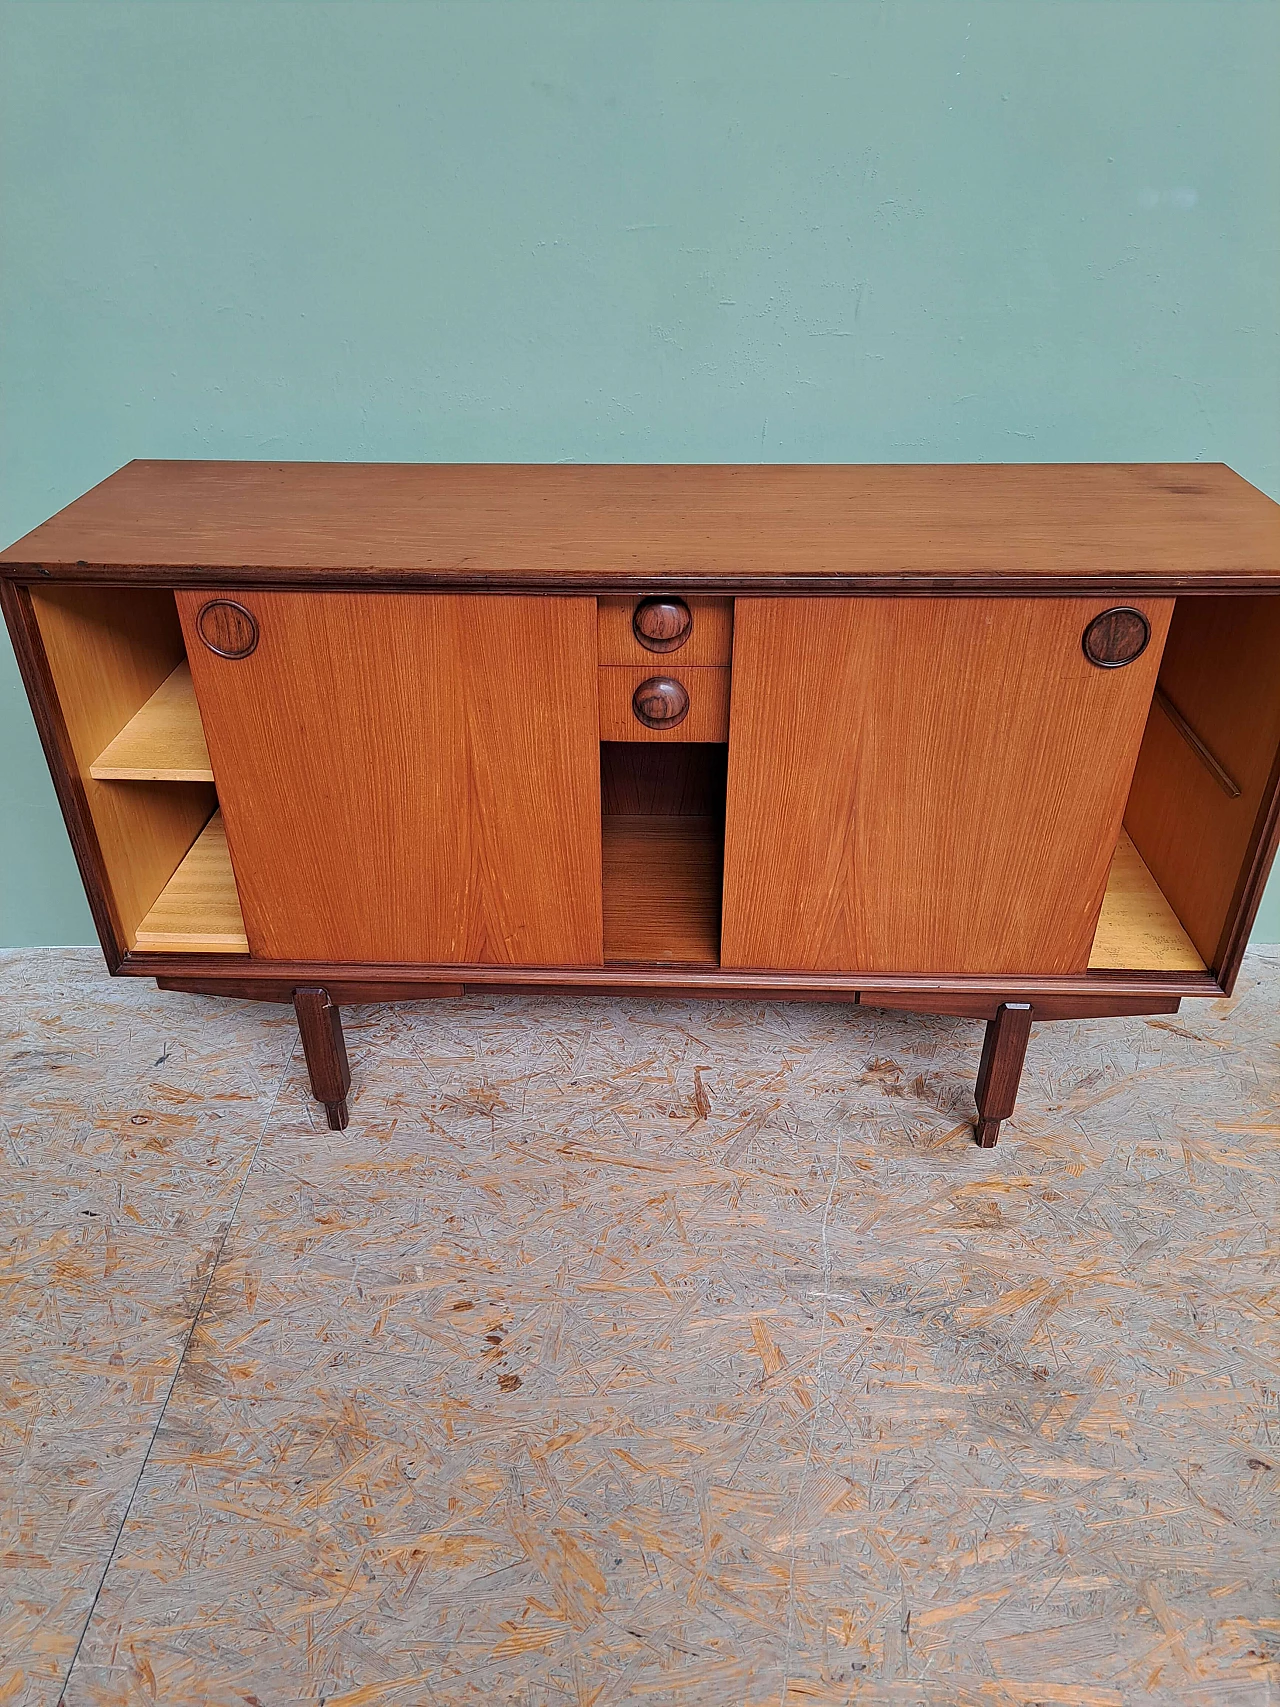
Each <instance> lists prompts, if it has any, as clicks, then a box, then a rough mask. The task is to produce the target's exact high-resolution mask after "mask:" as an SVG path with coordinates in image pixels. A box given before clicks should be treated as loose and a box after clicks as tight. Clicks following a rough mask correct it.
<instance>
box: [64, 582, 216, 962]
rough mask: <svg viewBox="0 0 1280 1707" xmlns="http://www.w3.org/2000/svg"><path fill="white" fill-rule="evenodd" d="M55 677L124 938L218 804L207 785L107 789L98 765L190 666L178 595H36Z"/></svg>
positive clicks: (110, 591) (76, 591)
mask: <svg viewBox="0 0 1280 1707" xmlns="http://www.w3.org/2000/svg"><path fill="white" fill-rule="evenodd" d="M31 608H32V612H33V614H34V616H35V620H36V624H37V626H38V628H39V630H40V639H41V642H42V644H43V646H44V651H45V657H46V658H47V660H48V664H49V673H50V675H51V676H52V678H53V683H54V687H55V689H56V691H57V696H58V705H59V708H60V709H61V712H62V717H63V721H64V723H65V726H66V730H67V738H68V740H69V742H70V745H71V750H72V753H73V755H74V758H75V765H76V770H77V773H78V775H79V778H80V782H81V785H82V787H83V789H84V792H85V799H86V801H87V803H88V807H89V816H90V818H91V819H92V820H93V827H94V831H95V833H96V835H97V838H98V845H99V848H100V850H101V854H102V864H103V869H104V870H105V872H106V876H107V883H108V887H109V890H110V900H111V904H112V906H113V908H114V911H115V914H116V917H117V919H118V920H119V925H120V930H121V935H122V938H123V940H124V942H125V944H126V945H127V946H128V947H130V948H132V947H133V945H134V939H135V935H136V932H137V928H138V925H139V924H140V922H141V921H142V919H143V918H145V917H146V915H147V913H148V912H149V911H150V909H151V907H152V905H153V904H154V902H155V900H156V897H157V896H158V895H159V894H160V891H161V890H162V889H163V888H164V886H165V884H166V883H167V882H168V881H169V879H170V878H171V877H172V876H173V874H174V872H175V871H176V870H177V868H178V866H179V865H180V864H181V862H182V859H183V856H184V855H185V854H186V852H187V850H188V849H189V848H190V847H191V845H192V843H193V842H194V841H195V839H196V837H197V836H198V835H199V834H200V831H201V830H202V829H203V828H204V826H205V824H206V823H207V822H208V821H209V818H210V816H211V815H212V813H213V810H214V807H215V805H216V804H217V802H216V799H215V796H214V791H213V789H212V788H211V787H209V786H208V784H202V783H169V782H164V783H149V782H100V781H98V780H97V779H96V778H95V777H92V776H90V774H89V766H90V765H91V764H92V763H93V761H94V760H95V759H96V758H97V756H98V754H99V753H100V752H101V751H102V750H103V748H104V747H105V746H106V745H107V744H108V742H110V741H111V740H113V739H114V737H115V736H116V735H118V734H119V733H120V731H121V730H122V729H123V728H124V726H125V724H126V723H127V722H128V721H129V719H130V718H131V717H132V716H133V715H134V713H135V712H136V711H139V710H140V709H141V708H142V706H143V705H145V704H146V702H147V700H148V699H150V697H151V695H152V694H153V693H154V692H155V690H156V689H157V688H158V687H159V686H160V684H161V682H163V681H164V680H165V679H166V677H168V676H169V675H170V673H171V672H172V671H173V669H174V668H175V666H176V665H178V664H179V663H180V662H181V661H182V633H181V630H180V628H179V626H178V617H177V613H176V611H175V610H174V603H173V594H172V593H170V592H165V591H161V590H158V589H153V588H123V589H122V588H110V587H106V588H98V587H49V588H32V589H31Z"/></svg>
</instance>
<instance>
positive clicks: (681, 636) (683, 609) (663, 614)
mask: <svg viewBox="0 0 1280 1707" xmlns="http://www.w3.org/2000/svg"><path fill="white" fill-rule="evenodd" d="M631 632H632V633H633V634H634V635H635V637H636V639H637V640H638V641H639V642H640V644H641V645H642V646H643V647H644V648H645V650H646V651H647V652H677V651H679V649H680V647H682V646H683V645H684V643H685V641H686V640H687V639H688V638H689V636H690V635H691V634H692V633H693V612H692V611H691V610H690V609H689V607H688V605H687V604H685V602H684V600H683V599H641V601H640V603H639V604H638V605H637V606H636V608H635V614H634V615H633V616H632V618H631Z"/></svg>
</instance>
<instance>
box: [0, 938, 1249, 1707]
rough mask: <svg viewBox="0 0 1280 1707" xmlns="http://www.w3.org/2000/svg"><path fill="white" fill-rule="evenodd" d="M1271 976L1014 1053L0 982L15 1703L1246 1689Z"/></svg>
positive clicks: (715, 1705) (82, 981) (756, 1706)
mask: <svg viewBox="0 0 1280 1707" xmlns="http://www.w3.org/2000/svg"><path fill="white" fill-rule="evenodd" d="M1278 1000H1280V953H1278V952H1277V951H1275V950H1271V951H1256V950H1255V951H1254V952H1253V953H1251V955H1250V956H1249V957H1248V959H1247V960H1246V965H1245V971H1244V974H1243V976H1242V978H1241V983H1240V989H1239V991H1238V993H1237V996H1236V997H1235V998H1233V999H1232V1000H1231V1001H1221V1002H1217V1003H1211V1004H1200V1003H1191V1002H1188V1003H1186V1004H1184V1007H1183V1010H1182V1012H1181V1013H1179V1014H1178V1015H1176V1016H1169V1017H1165V1018H1153V1019H1148V1020H1141V1019H1138V1020H1128V1021H1125V1020H1106V1021H1091V1022H1077V1023H1070V1024H1058V1025H1045V1026H1040V1027H1037V1028H1036V1029H1035V1031H1034V1032H1033V1035H1032V1041H1031V1047H1030V1051H1029V1055H1028V1062H1027V1073H1026V1078H1025V1081H1024V1088H1023V1095H1022V1099H1021V1103H1020V1106H1019V1111H1018V1113H1017V1115H1016V1117H1015V1118H1014V1119H1013V1120H1012V1121H1010V1122H1009V1123H1008V1124H1007V1125H1006V1127H1005V1128H1004V1131H1003V1132H1002V1136H1001V1141H1000V1144H999V1146H998V1148H997V1149H995V1150H993V1151H989V1152H984V1151H979V1150H977V1149H976V1148H975V1147H974V1145H973V1143H972V1139H971V1137H970V1133H969V1127H968V1122H969V1120H970V1119H971V1117H972V1113H973V1108H972V1091H971V1087H972V1082H973V1074H974V1070H975V1068H976V1065H977V1057H978V1051H979V1047H980V1042H981V1030H982V1028H981V1027H980V1026H978V1025H975V1024H972V1023H970V1022H967V1021H961V1020H953V1019H939V1018H931V1017H923V1016H913V1015H895V1014H892V1013H886V1012H877V1011H873V1010H870V1009H859V1008H847V1009H846V1008H839V1007H832V1006H828V1005H821V1006H819V1005H813V1006H806V1005H784V1004H778V1005H764V1004H753V1003H744V1004H728V1003H725V1004H716V1003H709V1004H694V1003H682V1002H669V1003H658V1002H650V1001H640V1000H626V1001H621V1000H610V999H605V998H596V999H591V1000H569V999H565V998H550V999H535V998H521V997H514V996H503V997H495V998H491V999H487V1000H483V1001H481V1000H472V999H464V1000H461V1001H449V1002H445V1001H441V1002H439V1003H436V1004H434V1005H433V1004H419V1005H416V1006H403V1007H384V1008H376V1009H372V1008H371V1009H352V1010H348V1015H347V1018H348V1038H349V1043H350V1048H351V1054H352V1058H353V1066H354V1071H355V1084H354V1092H355V1095H354V1099H353V1106H352V1121H351V1126H350V1128H349V1129H348V1130H347V1131H346V1132H343V1133H331V1132H329V1131H327V1130H326V1129H325V1127H324V1124H323V1114H322V1113H321V1114H320V1115H319V1117H318V1118H317V1112H316V1107H315V1105H314V1104H312V1103H311V1102H310V1100H309V1099H308V1097H307V1096H306V1093H305V1085H304V1081H303V1076H302V1069H301V1063H300V1058H299V1054H298V1051H297V1048H296V1044H295V1035H294V1030H293V1021H292V1015H291V1013H290V1011H289V1010H288V1009H287V1008H284V1007H273V1006H266V1005H263V1006H259V1005H251V1004H242V1003H238V1002H227V1001H216V1000H212V999H201V998H198V997H188V996H178V995H165V994H161V993H159V992H157V991H156V990H155V989H154V988H152V987H151V986H149V985H144V984H142V983H140V982H139V983H134V982H127V981H119V982H115V983H112V982H111V981H109V980H108V979H107V978H106V977H105V975H104V973H103V972H102V969H101V966H100V963H99V961H98V958H97V956H96V954H90V953H88V952H87V951H50V950H42V951H35V952H25V953H11V954H8V955H5V956H0V1016H2V1018H3V1028H2V1032H3V1039H4V1057H3V1076H2V1078H0V1086H2V1091H3V1104H2V1105H0V1106H2V1114H3V1133H4V1138H5V1143H6V1167H5V1171H4V1174H3V1179H4V1185H5V1199H4V1206H3V1213H4V1215H5V1219H6V1246H7V1251H8V1258H7V1267H6V1270H5V1278H6V1281H7V1286H6V1306H5V1309H4V1311H3V1313H0V1388H2V1392H0V1396H2V1397H3V1405H0V1525H2V1526H3V1535H2V1540H0V1702H2V1703H4V1707H54V1704H55V1703H57V1702H58V1701H59V1700H62V1701H65V1703H66V1704H67V1707H91V1704H92V1707H108V1704H109V1707H132V1704H134V1703H140V1704H141V1703H146V1704H151V1703H156V1702H163V1703H166V1704H169V1707H187V1704H191V1707H195V1704H199V1707H205V1704H207V1703H217V1704H223V1703H226V1704H228V1707H231V1704H236V1707H240V1704H245V1707H292V1704H295V1703H298V1704H301V1703H307V1704H318V1703H320V1702H324V1703H326V1707H427V1704H430V1707H463V1704H467V1707H470V1704H473V1703H474V1704H477V1707H478V1704H480V1703H489V1702H504V1703H505V1702H509V1703H513V1704H515V1703H519V1704H520V1707H544V1704H546V1707H551V1704H559V1703H565V1704H566V1707H587V1704H590V1707H614V1704H620V1703H654V1704H664V1707H665V1704H667V1703H673V1704H677V1707H680V1704H683V1703H689V1704H691V1707H692V1704H694V1703H697V1704H698V1707H771V1704H775V1703H776V1704H782V1707H810V1704H813V1703H819V1704H826V1703H830V1704H835V1703H841V1704H843V1703H859V1704H861V1703H875V1704H880V1703H885V1704H889V1703H892V1704H899V1703H901V1704H906V1707H916V1704H917V1703H922V1702H923V1703H926V1704H928V1707H934V1704H941V1703H947V1704H950V1703H955V1704H957V1707H1032V1704H1033V1703H1055V1704H1066V1707H1138V1704H1146V1703H1153V1704H1158V1707H1184V1704H1185V1707H1219V1704H1221V1707H1264V1704H1265V1703H1270V1702H1271V1701H1273V1700H1274V1699H1275V1696H1276V1692H1277V1689H1278V1688H1280V1661H1278V1660H1277V1657H1276V1655H1277V1641H1278V1634H1277V1633H1278V1624H1277V1616H1276V1601H1275V1578H1276V1575H1277V1568H1278V1567H1280V1534H1278V1533H1277V1521H1276V1515H1277V1507H1276V1494H1277V1490H1278V1489H1280V1399H1278V1398H1277V1394H1280V1355H1278V1353H1280V1335H1278V1333H1277V1309H1276V1305H1277V1298H1278V1297H1280V1288H1278V1286H1277V1279H1276V1267H1277V1262H1278V1261H1280V1239H1278V1235H1277V1233H1276V1230H1275V1229H1276V1225H1277V1220H1278V1215H1277V1210H1278V1208H1280V1204H1278V1203H1277V1198H1278V1196H1280V1191H1278V1186H1280V1071H1278V1068H1280V1061H1278V1059H1277V1051H1276V1011H1277V1003H1278Z"/></svg>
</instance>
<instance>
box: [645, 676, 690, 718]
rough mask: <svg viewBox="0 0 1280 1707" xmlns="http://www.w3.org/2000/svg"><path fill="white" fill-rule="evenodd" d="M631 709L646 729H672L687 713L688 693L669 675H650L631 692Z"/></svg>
mask: <svg viewBox="0 0 1280 1707" xmlns="http://www.w3.org/2000/svg"><path fill="white" fill-rule="evenodd" d="M631 709H632V711H634V712H635V714H636V716H637V717H638V718H639V719H640V721H641V723H643V724H644V726H645V728H646V729H674V728H675V726H676V724H677V723H683V722H684V720H685V718H686V717H687V716H688V715H689V694H688V691H687V690H686V689H685V688H684V687H683V685H682V684H681V683H680V682H677V681H674V680H673V679H672V678H671V677H670V676H650V677H649V680H648V681H647V682H641V683H640V686H639V687H638V688H637V689H636V691H635V692H634V693H633V694H632V696H631Z"/></svg>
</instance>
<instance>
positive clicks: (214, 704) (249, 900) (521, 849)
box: [179, 591, 603, 966]
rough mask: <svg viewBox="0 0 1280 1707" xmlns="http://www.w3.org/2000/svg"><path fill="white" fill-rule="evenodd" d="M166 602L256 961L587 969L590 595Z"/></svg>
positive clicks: (594, 824) (591, 790)
mask: <svg viewBox="0 0 1280 1707" xmlns="http://www.w3.org/2000/svg"><path fill="white" fill-rule="evenodd" d="M208 596H209V595H207V594H201V593H183V594H181V595H180V596H179V609H180V611H181V614H182V620H183V624H184V628H185V630H186V634H187V641H188V651H189V654H190V659H191V667H192V676H193V679H194V682H195V687H196V694H197V697H198V699H199V702H200V710H201V716H202V718H203V721H204V725H205V732H206V736H207V738H208V742H209V754H210V759H211V761H212V765H213V772H214V776H215V778H216V779H217V784H218V794H219V799H220V801H221V803H222V810H223V818H224V821H225V824H226V830H227V840H228V845H229V848H230V851H231V858H232V863H233V864H234V866H235V871H236V879H237V884H238V887H239V890H240V895H241V902H242V906H243V911H244V920H245V928H246V931H247V934H248V937H249V945H250V950H251V952H252V953H253V954H255V955H257V956H260V957H265V958H270V959H302V960H345V961H352V960H357V961H365V962H383V963H386V962H401V963H421V962H428V963H432V964H437V965H439V964H458V963H478V964H496V965H550V966H554V965H573V966H579V965H599V964H600V963H601V961H602V959H603V942H602V915H601V852H600V765H599V733H598V724H597V715H596V658H595V651H596V630H595V601H594V599H588V598H555V597H548V598H537V597H501V596H492V595H487V596H486V595H470V594H431V593H396V594H379V593H280V592H267V593H263V592H257V591H249V592H242V593H230V594H222V595H219V596H221V597H227V598H233V599H235V600H236V601H238V602H239V603H240V604H242V605H243V606H244V607H245V608H246V609H248V610H250V611H251V612H252V614H253V617H254V619H255V621H256V623H257V626H258V635H259V639H258V644H257V646H256V649H255V650H254V651H253V652H252V653H251V654H250V656H248V657H245V658H240V659H228V658H223V657H219V656H217V655H215V654H214V653H213V652H211V651H210V650H209V649H208V648H207V647H206V646H204V645H203V644H202V642H201V640H200V637H199V634H198V630H197V618H198V613H199V611H200V609H201V607H202V605H203V604H204V602H205V600H206V599H207V597H208Z"/></svg>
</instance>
